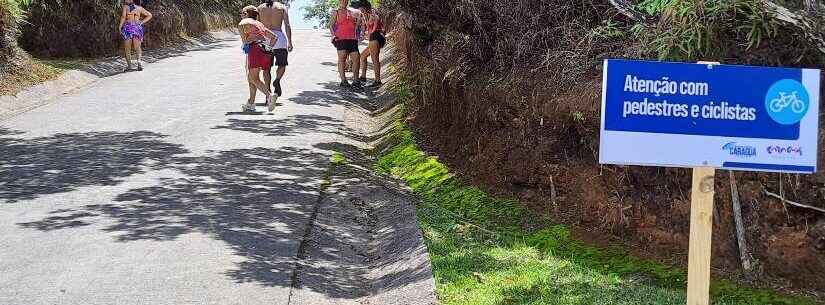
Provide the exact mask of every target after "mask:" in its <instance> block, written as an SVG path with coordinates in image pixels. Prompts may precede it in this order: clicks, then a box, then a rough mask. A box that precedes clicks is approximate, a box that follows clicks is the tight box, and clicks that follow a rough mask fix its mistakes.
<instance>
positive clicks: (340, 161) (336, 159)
mask: <svg viewBox="0 0 825 305" xmlns="http://www.w3.org/2000/svg"><path fill="white" fill-rule="evenodd" d="M330 162H332V165H333V166H338V165H344V164H347V158H346V157H344V155H342V154H341V153H339V152H335V153H333V154H332V157H330Z"/></svg>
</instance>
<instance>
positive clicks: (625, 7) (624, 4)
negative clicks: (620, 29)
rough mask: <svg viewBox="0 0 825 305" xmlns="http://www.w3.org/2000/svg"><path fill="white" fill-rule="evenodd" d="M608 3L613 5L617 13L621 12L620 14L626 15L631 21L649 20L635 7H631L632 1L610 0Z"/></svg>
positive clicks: (643, 21) (646, 21) (644, 21)
mask: <svg viewBox="0 0 825 305" xmlns="http://www.w3.org/2000/svg"><path fill="white" fill-rule="evenodd" d="M610 4H611V5H613V7H614V8H616V10H618V11H619V13H622V15H625V16H627V17H628V18H630V19H632V20H633V21H636V22H642V23H648V22H649V21H650V20H648V17H647V15H645V14H644V13H642V12H639V11H638V10H636V8H634V7H633V3H631V2H630V1H628V0H610Z"/></svg>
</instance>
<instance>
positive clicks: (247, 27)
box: [238, 5, 278, 112]
mask: <svg viewBox="0 0 825 305" xmlns="http://www.w3.org/2000/svg"><path fill="white" fill-rule="evenodd" d="M241 15H242V16H243V17H244V18H243V20H241V22H240V23H238V28H239V30H240V33H241V40H243V43H244V49H245V50H247V57H246V77H247V81H249V90H250V91H249V100H248V101H247V103H246V104H244V105H243V111H255V89H258V90H260V91H261V92H262V93H263V94H265V95H266V106H267V108H268V109H269V111H270V112H272V110H275V99H277V96H273V94H272V92H271V91H270V90H269V85H268V84H267V83H264V82H263V81H261V71H268V70H270V69H272V56H271V55H269V54H267V52H268V51H270V49H271V48H272V47H273V46H274V45H276V44H277V40H278V36H277V35H276V34H275V33H273V32H272V31H270V30H269V29H267V28H266V26H264V24H263V23H261V22H260V21H258V20H257V18H258V8H257V7H255V6H252V5H250V6H247V7H244V8H243V10H242V11H241Z"/></svg>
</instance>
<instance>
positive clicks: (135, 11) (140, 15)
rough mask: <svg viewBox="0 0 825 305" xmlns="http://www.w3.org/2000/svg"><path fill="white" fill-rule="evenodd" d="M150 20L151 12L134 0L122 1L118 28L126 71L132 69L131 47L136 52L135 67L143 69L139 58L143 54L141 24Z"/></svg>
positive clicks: (139, 69)
mask: <svg viewBox="0 0 825 305" xmlns="http://www.w3.org/2000/svg"><path fill="white" fill-rule="evenodd" d="M149 20H152V13H149V11H147V10H146V9H144V8H143V7H142V6H140V3H136V2H135V1H134V0H126V1H124V3H123V14H122V15H121V16H120V26H118V30H119V31H120V35H122V36H123V41H124V42H123V47H124V49H125V51H126V53H125V55H126V65H127V68H126V71H125V72H128V71H130V70H132V47H134V48H135V51H136V53H137V69H138V71H143V65H141V63H140V60H141V57H142V56H143V49H142V48H141V43H143V34H144V32H143V25H144V24H146V23H147V22H149Z"/></svg>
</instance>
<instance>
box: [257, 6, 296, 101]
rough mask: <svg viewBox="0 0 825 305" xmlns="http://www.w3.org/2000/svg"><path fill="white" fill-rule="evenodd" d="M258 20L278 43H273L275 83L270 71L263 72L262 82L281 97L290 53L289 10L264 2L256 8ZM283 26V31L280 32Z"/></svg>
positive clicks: (290, 26)
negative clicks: (276, 37)
mask: <svg viewBox="0 0 825 305" xmlns="http://www.w3.org/2000/svg"><path fill="white" fill-rule="evenodd" d="M258 14H259V18H258V19H259V20H260V21H261V23H263V24H264V26H266V27H267V28H268V29H269V30H271V31H272V32H273V33H275V35H277V36H278V42H277V43H275V50H274V54H273V56H274V57H275V66H277V67H278V69H277V70H276V71H275V81H272V71H271V70H265V71H264V82H266V83H267V85H268V84H269V83H270V82H272V91H273V92H274V93H275V94H277V95H278V96H282V95H283V91H282V90H281V79H283V77H284V73H286V66H287V65H289V62H288V57H289V52H292V49H293V48H292V25H290V24H289V10H288V9H287V7H286V6H284V5H283V4H282V3H279V2H275V1H274V0H266V1H264V3H263V4H261V5H260V6H258ZM282 26H283V30H282Z"/></svg>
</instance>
